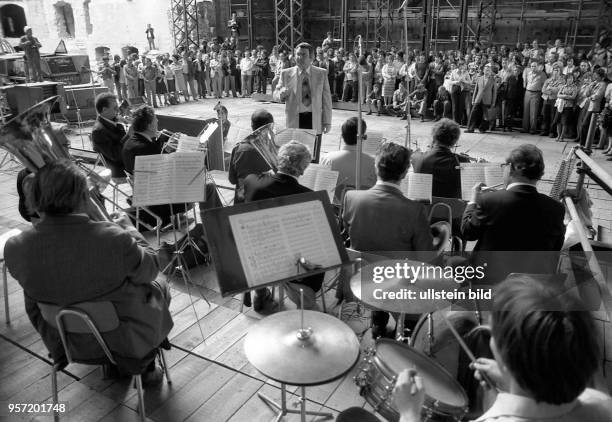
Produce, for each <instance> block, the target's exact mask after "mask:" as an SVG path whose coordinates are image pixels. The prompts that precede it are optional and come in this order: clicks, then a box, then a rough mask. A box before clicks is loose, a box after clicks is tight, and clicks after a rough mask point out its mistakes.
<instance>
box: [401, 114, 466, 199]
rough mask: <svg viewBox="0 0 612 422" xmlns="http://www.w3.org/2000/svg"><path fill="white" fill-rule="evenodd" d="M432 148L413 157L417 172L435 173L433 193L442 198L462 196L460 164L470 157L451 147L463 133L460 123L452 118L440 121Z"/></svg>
mask: <svg viewBox="0 0 612 422" xmlns="http://www.w3.org/2000/svg"><path fill="white" fill-rule="evenodd" d="M431 133H432V137H433V146H432V148H431V150H429V151H428V152H426V153H425V154H422V155H421V156H419V157H414V158H413V159H412V166H413V167H414V172H415V173H425V174H431V175H433V185H432V195H433V196H438V197H442V198H461V173H460V171H459V168H458V166H459V164H460V163H465V162H468V161H469V158H467V157H464V156H461V155H458V154H455V153H453V152H452V151H451V149H452V148H453V147H454V146H455V144H456V143H457V141H458V140H459V136H460V135H461V130H460V129H459V125H458V124H457V123H456V122H455V121H453V120H450V119H442V120H440V121H438V122H437V123H436V124H435V125H434V127H433V129H432V131H431Z"/></svg>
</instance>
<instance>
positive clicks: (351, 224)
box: [342, 142, 435, 338]
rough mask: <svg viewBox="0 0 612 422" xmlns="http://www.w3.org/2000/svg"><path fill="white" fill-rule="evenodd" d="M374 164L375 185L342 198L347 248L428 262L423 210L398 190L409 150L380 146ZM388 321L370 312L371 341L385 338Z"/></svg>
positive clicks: (429, 249) (430, 254) (386, 316)
mask: <svg viewBox="0 0 612 422" xmlns="http://www.w3.org/2000/svg"><path fill="white" fill-rule="evenodd" d="M375 164H376V175H377V178H378V181H377V182H376V185H375V186H374V187H372V188H370V189H368V190H352V191H348V192H347V193H346V195H345V196H344V207H343V212H342V219H343V221H344V224H345V226H346V227H347V228H348V233H349V237H350V239H351V247H352V248H353V249H356V250H358V251H362V252H371V253H374V254H376V255H384V256H387V257H390V258H394V259H405V258H408V259H413V260H418V261H421V262H430V261H431V260H432V259H433V258H434V257H435V254H434V253H433V252H432V250H433V237H432V235H431V232H430V228H429V222H428V221H427V216H426V214H425V207H424V206H423V204H421V203H418V202H415V201H412V200H410V199H408V198H406V197H405V196H404V194H403V193H402V192H401V191H400V188H399V185H400V183H401V181H402V179H404V178H405V177H406V174H407V173H408V167H409V165H410V151H409V150H408V149H407V148H405V147H403V146H401V145H398V144H395V143H392V142H388V143H384V144H382V145H381V147H380V150H379V152H378V154H377V155H376V160H375ZM417 317H418V316H417ZM388 321H389V314H387V313H386V312H379V311H376V312H373V313H372V324H373V327H372V335H373V336H374V337H375V338H376V337H379V336H380V335H385V331H386V328H385V327H386V326H387V322H388ZM413 322H416V319H415V320H414V321H413Z"/></svg>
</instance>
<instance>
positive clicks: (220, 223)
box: [203, 192, 350, 297]
mask: <svg viewBox="0 0 612 422" xmlns="http://www.w3.org/2000/svg"><path fill="white" fill-rule="evenodd" d="M205 217H206V218H205V219H204V223H203V224H204V229H205V232H206V235H207V238H208V240H209V244H210V245H211V250H210V253H211V257H212V260H213V262H214V264H215V270H216V272H217V278H218V281H219V288H220V290H221V295H222V296H224V297H225V296H233V295H235V294H237V293H242V292H246V291H250V290H254V289H258V288H262V287H266V286H272V285H276V284H280V285H281V286H282V284H283V283H285V282H288V281H293V280H297V279H300V278H304V277H307V276H311V275H315V274H320V273H324V272H325V271H328V270H331V269H336V268H339V267H341V266H343V265H348V264H350V261H349V258H348V255H347V253H346V249H345V247H344V245H343V243H342V238H341V236H340V232H339V231H338V227H337V224H336V222H335V215H334V212H333V209H332V207H331V204H330V202H329V195H328V194H327V193H326V192H309V193H304V194H299V195H291V196H283V197H278V198H273V199H268V200H263V201H256V202H250V203H246V204H240V205H235V206H233V207H228V208H216V209H211V210H207V211H206V212H205ZM298 221H299V222H300V226H299V227H296V222H298ZM290 236H297V237H299V238H300V242H299V244H296V242H295V241H294V239H293V238H291V239H290V238H289V237H290ZM300 258H304V259H306V260H307V261H310V262H311V263H314V264H315V265H313V266H312V267H310V268H311V269H310V270H307V271H297V272H296V264H297V263H298V261H299V260H300Z"/></svg>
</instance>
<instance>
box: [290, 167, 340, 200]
mask: <svg viewBox="0 0 612 422" xmlns="http://www.w3.org/2000/svg"><path fill="white" fill-rule="evenodd" d="M339 175H340V172H338V171H335V170H332V169H331V167H328V166H324V165H322V164H311V165H309V166H308V167H307V168H306V170H305V171H304V174H303V175H302V176H300V179H299V182H300V184H301V185H303V186H306V187H307V188H310V189H312V190H313V191H315V192H316V191H325V192H327V194H328V195H329V200H330V201H333V200H334V192H335V191H336V187H337V184H338V177H339Z"/></svg>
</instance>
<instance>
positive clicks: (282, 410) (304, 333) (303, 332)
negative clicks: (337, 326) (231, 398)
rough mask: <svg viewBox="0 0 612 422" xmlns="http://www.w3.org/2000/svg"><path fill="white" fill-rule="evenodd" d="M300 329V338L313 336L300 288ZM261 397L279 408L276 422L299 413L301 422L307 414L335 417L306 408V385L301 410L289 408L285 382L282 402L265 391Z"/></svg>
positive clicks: (271, 405)
mask: <svg viewBox="0 0 612 422" xmlns="http://www.w3.org/2000/svg"><path fill="white" fill-rule="evenodd" d="M300 311H301V312H300V329H299V330H297V332H296V337H297V338H298V340H300V341H303V342H306V341H309V340H310V337H311V336H312V328H311V327H306V328H305V327H304V289H300ZM257 395H258V396H259V398H260V399H262V400H263V401H264V403H266V404H267V405H268V406H270V407H272V408H274V409H276V410H277V412H278V414H277V415H276V418H275V419H274V421H275V422H279V421H280V420H281V419H282V418H283V416H286V415H287V414H299V415H300V420H301V422H306V415H310V416H321V417H323V418H325V419H333V418H334V415H332V414H331V413H326V412H313V411H310V410H306V386H304V385H302V386H300V397H299V399H298V401H299V403H300V410H294V409H287V386H286V384H285V383H281V404H278V403H276V402H275V401H274V400H272V399H271V398H269V397H268V396H266V395H265V394H263V393H257Z"/></svg>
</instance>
